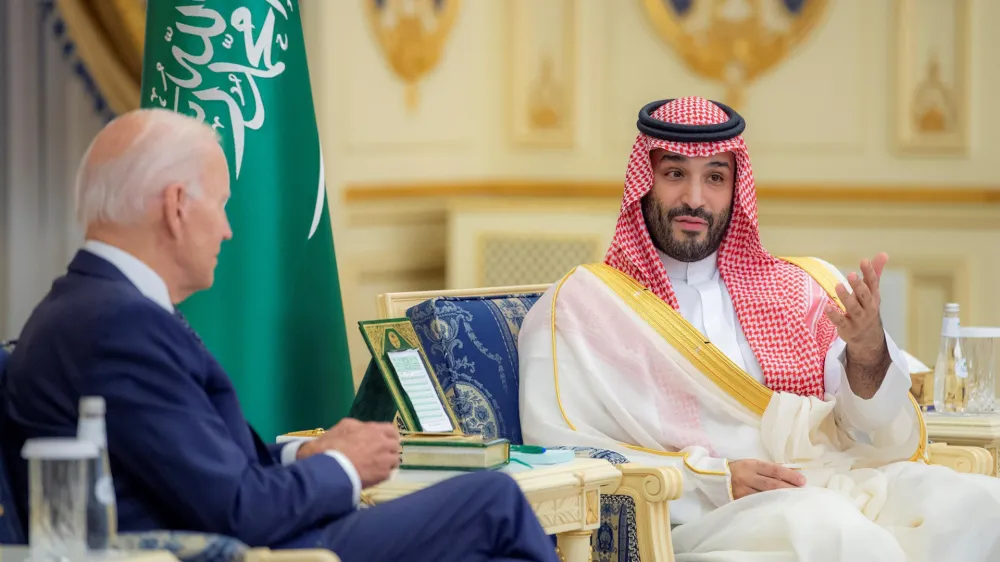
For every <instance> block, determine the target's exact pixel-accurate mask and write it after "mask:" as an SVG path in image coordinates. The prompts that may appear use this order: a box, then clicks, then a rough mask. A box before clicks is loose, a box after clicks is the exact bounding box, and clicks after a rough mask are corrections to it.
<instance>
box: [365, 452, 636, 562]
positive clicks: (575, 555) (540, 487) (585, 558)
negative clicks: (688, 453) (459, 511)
mask: <svg viewBox="0 0 1000 562" xmlns="http://www.w3.org/2000/svg"><path fill="white" fill-rule="evenodd" d="M518 466H519V465H516V464H512V465H510V466H509V467H508V470H505V472H508V474H510V476H511V477H512V478H513V479H514V480H515V481H516V482H517V483H518V485H519V486H520V487H521V490H522V491H524V494H525V496H526V497H527V498H528V502H529V503H530V504H531V507H532V508H534V510H535V514H536V515H537V516H538V521H539V522H540V523H541V524H542V527H543V528H544V529H545V532H546V533H548V534H550V535H556V537H557V540H558V545H559V551H560V554H561V556H562V557H563V559H564V560H566V562H589V560H590V558H591V549H590V536H591V534H592V533H593V531H594V529H597V528H598V527H599V526H600V524H601V493H605V494H610V493H613V492H614V491H615V490H617V489H618V486H619V484H620V482H621V479H622V473H621V471H619V470H618V469H617V468H615V466H614V465H612V464H611V463H609V462H608V461H605V460H601V459H583V458H580V459H576V460H574V461H572V462H568V463H565V464H557V465H549V466H542V467H537V468H533V469H525V470H523V471H522V470H520V469H519V468H517V467H518ZM460 474H465V473H463V472H452V471H435V470H400V471H399V472H397V473H396V475H395V476H394V477H393V478H392V479H390V480H388V481H386V482H383V483H381V484H379V485H378V486H374V487H372V488H369V489H367V490H365V491H364V492H363V493H362V499H363V500H364V501H365V502H366V503H369V504H371V505H378V504H380V503H385V502H387V501H389V500H393V499H396V498H399V497H401V496H405V495H407V494H411V493H413V492H416V491H418V490H422V489H423V488H426V487H428V486H430V485H432V484H435V483H437V482H441V481H442V480H445V479H447V478H452V477H454V476H457V475H460Z"/></svg>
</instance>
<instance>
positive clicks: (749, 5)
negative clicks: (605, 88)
mask: <svg viewBox="0 0 1000 562" xmlns="http://www.w3.org/2000/svg"><path fill="white" fill-rule="evenodd" d="M642 1H643V5H644V6H645V8H646V13H647V15H648V17H649V20H650V22H651V23H652V24H653V27H654V28H655V29H656V32H657V34H658V35H659V36H660V38H661V39H663V40H664V41H665V42H666V43H667V44H668V45H669V46H670V47H671V48H672V49H673V50H674V52H676V53H677V54H678V56H680V58H681V60H682V61H683V62H684V64H685V66H687V68H689V69H690V70H691V71H693V72H694V73H696V74H698V75H699V76H701V77H703V78H707V79H709V80H714V81H717V82H721V83H722V84H723V85H724V86H725V87H726V95H725V103H726V104H727V105H730V106H732V107H734V108H738V107H740V106H742V105H743V102H744V97H745V92H746V89H747V87H749V85H750V84H751V83H752V82H753V81H754V80H756V79H758V78H759V77H761V76H762V75H764V74H765V73H767V72H768V71H770V70H773V69H774V68H775V67H777V65H778V64H780V63H781V62H782V61H784V60H786V59H787V58H788V56H789V54H791V53H792V52H793V51H794V50H795V48H796V47H797V46H799V45H800V44H801V43H802V42H803V41H804V40H805V39H806V37H808V36H809V35H810V33H811V32H812V31H813V30H814V29H815V28H816V26H817V24H818V23H819V21H820V20H821V19H822V17H823V15H824V13H825V12H826V9H827V4H828V0H642Z"/></svg>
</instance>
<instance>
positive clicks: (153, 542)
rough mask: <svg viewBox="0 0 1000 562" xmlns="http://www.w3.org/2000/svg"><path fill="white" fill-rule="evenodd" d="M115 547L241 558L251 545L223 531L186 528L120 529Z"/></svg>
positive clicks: (204, 560) (186, 559)
mask: <svg viewBox="0 0 1000 562" xmlns="http://www.w3.org/2000/svg"><path fill="white" fill-rule="evenodd" d="M115 548H117V549H119V550H123V551H134V550H166V551H168V552H170V553H171V554H173V555H174V556H175V557H177V559H178V560H181V561H182V562H242V560H243V558H244V557H245V556H246V553H247V552H248V551H249V550H250V548H249V547H248V546H247V545H245V544H243V543H242V542H240V541H238V540H236V539H234V538H232V537H227V536H225V535H213V534H211V533H194V532H189V531H148V532H144V533H122V534H120V535H118V538H117V540H116V541H115Z"/></svg>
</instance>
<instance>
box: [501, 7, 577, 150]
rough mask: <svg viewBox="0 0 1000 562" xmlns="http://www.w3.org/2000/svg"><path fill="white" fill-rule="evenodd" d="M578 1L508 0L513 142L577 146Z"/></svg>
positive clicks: (511, 132) (511, 130)
mask: <svg viewBox="0 0 1000 562" xmlns="http://www.w3.org/2000/svg"><path fill="white" fill-rule="evenodd" d="M576 4H577V3H576V0H507V41H508V44H507V49H506V50H507V53H508V57H509V80H508V84H509V89H508V94H507V95H508V100H509V103H508V104H507V105H508V107H509V111H510V115H509V119H507V121H508V122H509V123H510V137H511V143H512V144H513V145H514V146H521V147H535V148H538V147H550V148H572V147H573V145H574V143H575V140H576V139H575V136H576V107H577V105H576V77H577V73H576V65H577V49H576V26H577V22H576V19H577V7H576Z"/></svg>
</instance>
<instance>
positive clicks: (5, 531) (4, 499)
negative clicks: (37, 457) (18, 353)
mask: <svg viewBox="0 0 1000 562" xmlns="http://www.w3.org/2000/svg"><path fill="white" fill-rule="evenodd" d="M0 343H2V342H0ZM8 357H9V355H8V353H7V349H5V348H4V346H3V345H2V344H0V388H2V387H3V379H4V375H5V374H6V364H7V358H8ZM2 404H3V402H2V397H0V406H2ZM26 543H27V537H26V536H25V532H24V527H22V526H21V520H20V518H19V517H18V516H17V508H16V507H15V506H14V496H13V495H12V494H11V492H10V481H9V480H8V477H7V465H6V463H5V462H4V455H3V454H2V453H0V544H26Z"/></svg>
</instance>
